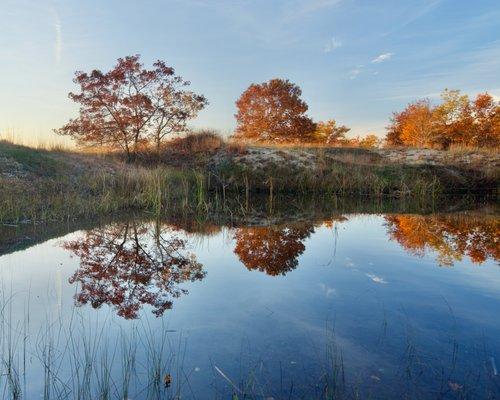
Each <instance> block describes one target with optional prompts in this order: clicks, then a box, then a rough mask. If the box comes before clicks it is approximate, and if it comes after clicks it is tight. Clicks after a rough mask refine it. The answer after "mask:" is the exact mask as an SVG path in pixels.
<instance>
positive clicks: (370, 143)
mask: <svg viewBox="0 0 500 400" xmlns="http://www.w3.org/2000/svg"><path fill="white" fill-rule="evenodd" d="M379 144H380V139H379V137H378V136H377V135H375V134H373V133H370V134H368V135H366V136H365V137H363V138H361V139H360V140H359V146H360V147H365V148H367V149H372V148H374V147H378V146H379Z"/></svg>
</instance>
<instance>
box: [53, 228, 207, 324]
mask: <svg viewBox="0 0 500 400" xmlns="http://www.w3.org/2000/svg"><path fill="white" fill-rule="evenodd" d="M63 246H64V248H65V249H67V250H70V251H71V252H72V253H73V254H74V255H76V256H77V257H78V258H79V259H80V267H79V268H78V269H77V270H76V272H75V273H74V274H73V276H72V277H71V278H70V280H69V281H70V283H78V284H79V287H78V292H77V293H76V294H75V300H76V304H78V305H83V304H87V303H90V304H91V305H92V307H94V308H99V307H101V305H102V304H108V305H109V306H111V307H113V308H114V309H115V310H116V312H117V314H118V315H120V316H121V317H124V318H126V319H134V318H137V317H138V313H139V310H140V309H141V308H142V307H143V305H150V306H151V307H152V308H153V313H154V314H155V315H156V316H161V315H162V314H163V313H164V312H165V311H166V310H168V309H171V308H172V305H173V299H174V298H177V297H179V296H181V295H182V294H186V293H187V290H185V289H182V288H179V285H180V284H181V283H183V282H187V281H191V282H194V281H197V280H201V279H203V278H204V277H205V272H204V271H203V268H202V265H201V264H200V263H198V262H197V261H196V259H195V258H194V256H193V255H190V254H183V253H184V250H185V248H186V242H185V240H183V239H181V238H179V237H178V236H177V235H175V232H173V231H170V230H168V229H163V228H162V227H161V226H160V225H159V224H157V225H156V227H155V229H153V228H152V227H151V226H149V225H147V224H144V223H137V222H130V223H128V222H126V223H115V224H111V225H108V226H106V227H104V228H96V229H92V230H90V231H87V232H86V233H85V236H84V237H83V238H81V239H75V240H72V241H68V242H65V243H64V244H63Z"/></svg>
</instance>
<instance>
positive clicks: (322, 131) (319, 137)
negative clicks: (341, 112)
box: [311, 119, 350, 146]
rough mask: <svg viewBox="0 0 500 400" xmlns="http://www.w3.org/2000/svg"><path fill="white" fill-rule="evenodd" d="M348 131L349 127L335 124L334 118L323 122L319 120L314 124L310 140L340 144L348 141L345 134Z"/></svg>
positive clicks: (334, 144)
mask: <svg viewBox="0 0 500 400" xmlns="http://www.w3.org/2000/svg"><path fill="white" fill-rule="evenodd" d="M349 131H350V128H348V127H347V126H345V125H337V121H335V120H334V119H330V120H328V121H325V122H323V121H320V122H318V123H317V124H316V128H315V130H314V132H313V135H312V137H311V141H313V142H317V143H326V144H330V145H333V146H342V145H345V144H348V142H349V139H347V138H346V136H345V135H346V133H347V132H349Z"/></svg>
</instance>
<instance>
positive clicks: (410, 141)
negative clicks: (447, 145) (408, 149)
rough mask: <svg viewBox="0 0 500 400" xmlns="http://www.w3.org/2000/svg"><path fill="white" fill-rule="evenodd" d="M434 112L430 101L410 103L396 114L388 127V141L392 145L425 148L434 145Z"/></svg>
mask: <svg viewBox="0 0 500 400" xmlns="http://www.w3.org/2000/svg"><path fill="white" fill-rule="evenodd" d="M433 123H434V120H433V110H432V107H431V104H430V102H429V100H419V101H416V102H414V103H410V104H408V105H407V106H406V108H405V109H404V110H403V111H401V112H399V113H394V114H393V117H392V119H391V125H389V126H388V127H387V130H388V133H387V136H386V141H387V143H388V144H390V145H405V146H415V147H425V146H429V145H432V143H433Z"/></svg>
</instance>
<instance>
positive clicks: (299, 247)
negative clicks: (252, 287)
mask: <svg viewBox="0 0 500 400" xmlns="http://www.w3.org/2000/svg"><path fill="white" fill-rule="evenodd" d="M313 232H314V227H313V226H312V225H310V224H305V223H304V224H295V225H289V226H259V227H249V228H240V229H237V230H236V232H235V234H234V238H235V240H236V246H235V248H234V252H235V253H236V254H237V255H238V257H239V259H240V261H241V262H242V263H243V264H244V265H245V266H246V267H247V268H248V269H249V270H259V271H262V272H265V273H266V274H268V275H272V276H276V275H285V274H286V273H287V272H289V271H291V270H293V269H295V268H297V265H298V261H297V258H298V257H299V256H300V255H301V254H302V253H303V252H304V250H305V246H304V240H305V239H306V238H308V237H309V236H310V235H311V233H313Z"/></svg>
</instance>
